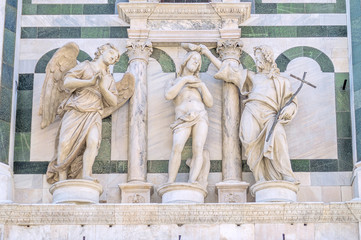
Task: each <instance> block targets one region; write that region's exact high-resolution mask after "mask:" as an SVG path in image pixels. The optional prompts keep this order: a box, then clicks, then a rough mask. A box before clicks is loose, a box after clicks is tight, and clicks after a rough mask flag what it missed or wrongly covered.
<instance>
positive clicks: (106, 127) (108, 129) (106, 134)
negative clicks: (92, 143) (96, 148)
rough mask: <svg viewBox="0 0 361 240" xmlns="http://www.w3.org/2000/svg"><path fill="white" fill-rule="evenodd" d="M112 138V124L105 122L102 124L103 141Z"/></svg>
mask: <svg viewBox="0 0 361 240" xmlns="http://www.w3.org/2000/svg"><path fill="white" fill-rule="evenodd" d="M111 137H112V122H111V121H110V122H109V121H104V120H103V123H102V139H111Z"/></svg>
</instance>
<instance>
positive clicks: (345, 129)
mask: <svg viewBox="0 0 361 240" xmlns="http://www.w3.org/2000/svg"><path fill="white" fill-rule="evenodd" d="M336 119H337V137H338V138H348V137H349V138H351V115H350V112H337V113H336Z"/></svg>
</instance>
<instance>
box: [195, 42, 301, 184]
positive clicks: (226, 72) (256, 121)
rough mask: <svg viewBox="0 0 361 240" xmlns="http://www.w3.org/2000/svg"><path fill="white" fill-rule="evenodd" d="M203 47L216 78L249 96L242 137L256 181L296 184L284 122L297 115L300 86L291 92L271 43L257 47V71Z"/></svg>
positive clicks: (243, 120) (241, 124)
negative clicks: (229, 60) (222, 57)
mask: <svg viewBox="0 0 361 240" xmlns="http://www.w3.org/2000/svg"><path fill="white" fill-rule="evenodd" d="M201 48H202V51H201V52H202V54H204V55H206V56H207V57H208V58H209V59H210V60H211V62H212V63H213V64H214V65H215V66H216V67H217V68H218V69H219V71H218V72H217V73H216V74H215V75H214V77H215V78H216V79H219V80H223V81H226V82H229V83H233V84H235V85H236V86H237V87H238V88H239V90H240V93H241V94H242V95H243V96H244V97H246V99H245V100H244V102H243V103H244V109H243V111H242V116H241V123H240V130H239V137H240V140H241V142H242V146H243V149H244V151H245V152H244V153H245V154H244V155H245V156H246V158H247V164H248V165H249V167H250V169H251V171H252V172H253V175H254V177H255V180H256V181H257V182H259V181H272V180H284V181H288V182H295V183H296V182H297V180H296V178H295V175H294V173H293V171H292V167H291V161H290V157H289V153H288V144H287V139H286V132H285V130H284V127H283V125H285V124H287V123H289V122H290V121H291V120H292V119H293V118H294V116H295V115H296V112H297V98H296V97H295V96H296V94H297V93H298V92H299V90H300V89H301V88H299V90H298V91H297V92H296V93H295V94H294V93H293V92H292V91H291V85H290V82H289V80H288V79H287V78H285V77H282V76H281V75H280V72H279V69H278V68H277V65H276V63H275V60H274V56H273V51H272V49H271V48H270V47H269V46H265V45H262V46H257V47H255V48H254V56H255V60H256V61H255V62H256V67H257V72H256V73H255V72H252V71H249V70H247V69H243V67H242V65H241V64H240V63H239V65H238V66H234V64H233V65H232V64H229V63H228V62H227V61H223V62H221V61H220V60H219V59H217V58H216V57H215V56H214V55H213V54H212V53H211V52H210V51H209V49H208V48H207V47H206V46H204V45H201ZM298 80H301V81H302V79H298ZM304 82H305V81H304V79H303V82H302V83H304Z"/></svg>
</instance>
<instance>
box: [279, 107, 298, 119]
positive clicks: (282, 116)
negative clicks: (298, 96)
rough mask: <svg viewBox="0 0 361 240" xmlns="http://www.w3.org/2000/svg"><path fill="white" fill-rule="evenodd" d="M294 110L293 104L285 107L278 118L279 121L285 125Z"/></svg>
mask: <svg viewBox="0 0 361 240" xmlns="http://www.w3.org/2000/svg"><path fill="white" fill-rule="evenodd" d="M295 110H296V106H295V104H293V103H292V104H290V105H288V106H287V107H285V108H284V109H283V110H282V112H281V114H280V117H279V119H280V120H281V123H287V122H288V121H289V120H291V119H292V116H293V114H294V112H295ZM282 120H283V121H282Z"/></svg>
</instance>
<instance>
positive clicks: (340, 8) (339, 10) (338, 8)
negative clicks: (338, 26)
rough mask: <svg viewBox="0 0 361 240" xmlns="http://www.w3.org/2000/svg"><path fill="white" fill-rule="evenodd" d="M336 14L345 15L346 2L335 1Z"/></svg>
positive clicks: (343, 0) (342, 0) (344, 0)
mask: <svg viewBox="0 0 361 240" xmlns="http://www.w3.org/2000/svg"><path fill="white" fill-rule="evenodd" d="M335 7H336V13H346V0H336V4H335Z"/></svg>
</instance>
